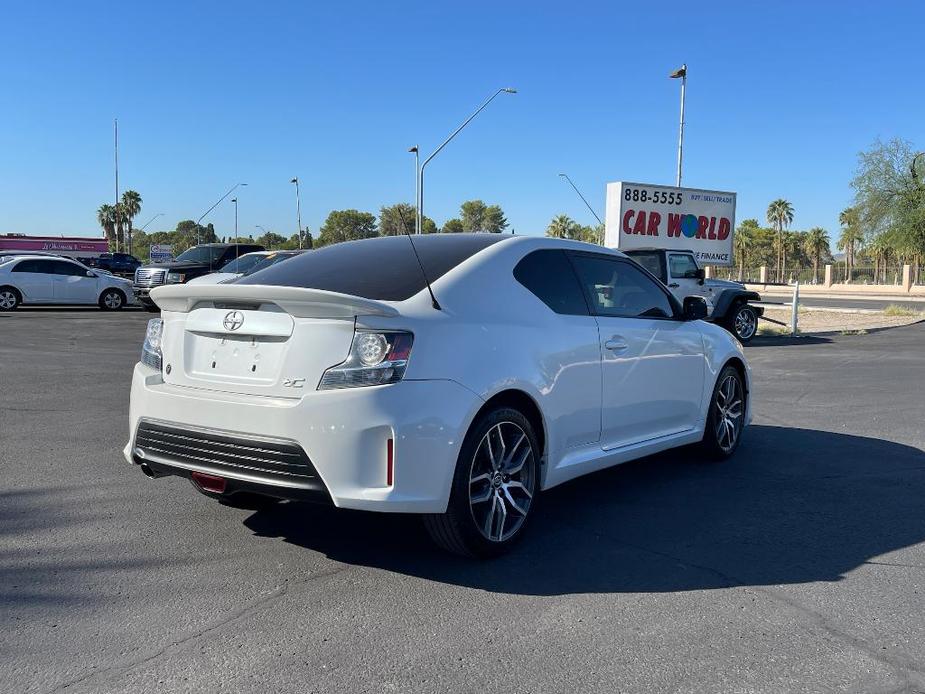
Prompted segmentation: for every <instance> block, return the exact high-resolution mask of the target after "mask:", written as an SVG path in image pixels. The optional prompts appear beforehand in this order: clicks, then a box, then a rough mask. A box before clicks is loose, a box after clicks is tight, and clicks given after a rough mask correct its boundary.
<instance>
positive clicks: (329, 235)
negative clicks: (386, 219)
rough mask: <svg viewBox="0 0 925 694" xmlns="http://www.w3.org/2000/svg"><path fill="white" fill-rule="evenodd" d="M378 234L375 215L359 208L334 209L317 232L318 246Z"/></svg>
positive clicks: (367, 237) (366, 237) (371, 236)
mask: <svg viewBox="0 0 925 694" xmlns="http://www.w3.org/2000/svg"><path fill="white" fill-rule="evenodd" d="M378 235H379V231H378V230H377V229H376V216H375V215H373V214H370V213H369V212H360V211H359V210H352V209H351V210H334V211H333V212H331V214H329V215H328V218H327V219H325V220H324V224H323V225H322V227H321V230H320V231H319V233H318V243H317V245H319V246H327V245H330V244H332V243H341V242H342V241H357V240H359V239H369V238H373V237H375V236H378Z"/></svg>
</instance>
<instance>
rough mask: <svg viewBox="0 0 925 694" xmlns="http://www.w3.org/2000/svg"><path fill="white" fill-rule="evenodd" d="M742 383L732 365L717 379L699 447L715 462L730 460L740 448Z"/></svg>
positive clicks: (724, 369)
mask: <svg viewBox="0 0 925 694" xmlns="http://www.w3.org/2000/svg"><path fill="white" fill-rule="evenodd" d="M746 397H747V394H746V392H745V381H744V380H743V379H742V374H741V373H739V370H738V369H736V368H735V367H734V366H726V367H725V368H723V370H722V371H721V372H720V374H719V378H718V379H716V386H715V387H714V388H713V398H712V400H710V411H709V412H708V413H707V426H706V429H705V430H704V432H703V440H702V442H701V447H702V449H703V451H704V453H706V455H707V456H708V457H710V458H712V459H714V460H725V459H726V458H729V457H730V456H731V455H732V454H733V453H735V451H736V449H737V448H738V447H739V441H740V440H741V438H742V430H743V429H744V428H745V412H746V405H747V402H746Z"/></svg>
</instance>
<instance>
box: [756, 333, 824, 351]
mask: <svg viewBox="0 0 925 694" xmlns="http://www.w3.org/2000/svg"><path fill="white" fill-rule="evenodd" d="M831 341H832V340H831V339H829V338H828V337H821V336H819V335H796V336H793V337H791V336H790V335H756V336H755V337H754V338H752V341H751V342H749V343H748V348H747V349H752V348H755V347H793V346H806V345H824V344H827V343H829V342H831Z"/></svg>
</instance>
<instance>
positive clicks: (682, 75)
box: [668, 63, 687, 188]
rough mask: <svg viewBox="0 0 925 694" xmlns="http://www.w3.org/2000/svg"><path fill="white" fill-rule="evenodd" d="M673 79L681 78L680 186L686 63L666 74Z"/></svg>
mask: <svg viewBox="0 0 925 694" xmlns="http://www.w3.org/2000/svg"><path fill="white" fill-rule="evenodd" d="M668 77H670V78H671V79H673V80H676V79H678V78H680V79H681V123H680V125H679V126H678V182H677V184H676V185H677V186H678V188H680V187H681V161H682V159H683V156H684V91H685V89H686V88H687V63H684V64H683V65H682V66H681V67H679V68H678V69H677V70H675V71H674V72H672V73H671V74H670V75H668Z"/></svg>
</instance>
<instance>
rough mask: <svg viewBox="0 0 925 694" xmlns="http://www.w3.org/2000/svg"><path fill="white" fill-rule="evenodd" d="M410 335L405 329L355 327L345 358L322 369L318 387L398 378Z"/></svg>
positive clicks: (411, 339) (407, 353)
mask: <svg viewBox="0 0 925 694" xmlns="http://www.w3.org/2000/svg"><path fill="white" fill-rule="evenodd" d="M413 342H414V336H413V335H412V334H411V333H406V332H375V331H371V330H357V331H356V333H354V335H353V343H352V344H351V345H350V354H349V355H348V356H347V359H346V360H345V361H344V362H343V363H342V364H338V365H337V366H334V367H331V368H330V369H328V370H327V371H325V372H324V375H323V376H322V377H321V382H320V383H319V384H318V390H333V389H336V388H356V387H360V386H381V385H386V384H388V383H395V382H397V381H400V380H401V379H402V377H403V376H404V375H405V369H407V367H408V359H409V358H410V357H411V345H412V343H413Z"/></svg>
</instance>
